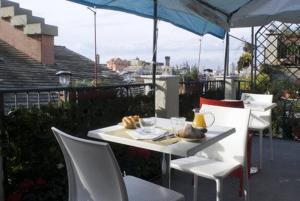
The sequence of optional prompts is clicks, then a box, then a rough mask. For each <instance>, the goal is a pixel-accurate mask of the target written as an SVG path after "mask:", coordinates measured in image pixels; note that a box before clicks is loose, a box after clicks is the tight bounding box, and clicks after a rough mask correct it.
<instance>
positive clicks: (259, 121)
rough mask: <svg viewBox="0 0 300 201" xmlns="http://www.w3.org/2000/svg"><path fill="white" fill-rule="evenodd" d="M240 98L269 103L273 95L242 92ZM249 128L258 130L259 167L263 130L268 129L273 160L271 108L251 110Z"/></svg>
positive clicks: (260, 163)
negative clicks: (263, 110) (262, 110)
mask: <svg viewBox="0 0 300 201" xmlns="http://www.w3.org/2000/svg"><path fill="white" fill-rule="evenodd" d="M241 100H245V101H248V102H256V103H263V104H270V103H272V101H273V95H269V94H250V93H243V94H242V97H241ZM249 129H250V130H253V131H258V132H259V168H260V169H261V168H262V146H263V131H264V130H265V129H268V131H269V138H270V154H271V156H270V158H271V160H273V139H272V137H273V136H272V135H273V134H272V115H271V110H267V111H265V112H260V111H251V114H250V120H249Z"/></svg>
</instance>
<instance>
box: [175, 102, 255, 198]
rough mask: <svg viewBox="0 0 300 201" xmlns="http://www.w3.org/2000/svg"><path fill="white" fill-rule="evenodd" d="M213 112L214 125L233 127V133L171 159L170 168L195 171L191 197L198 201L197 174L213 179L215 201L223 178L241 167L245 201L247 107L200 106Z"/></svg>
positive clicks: (248, 112) (220, 192)
mask: <svg viewBox="0 0 300 201" xmlns="http://www.w3.org/2000/svg"><path fill="white" fill-rule="evenodd" d="M202 110H205V111H209V112H212V113H213V114H214V115H215V123H214V125H221V126H228V127H234V128H235V130H236V131H235V133H234V134H232V135H230V136H228V137H226V138H224V139H223V140H221V141H219V142H217V143H215V144H213V145H211V146H209V147H207V148H205V149H204V150H202V151H200V152H198V153H197V154H196V155H195V156H191V157H187V158H181V159H176V160H172V161H171V168H174V169H177V170H180V171H183V172H187V173H191V174H194V200H195V201H196V200H197V192H198V176H201V177H205V178H208V179H213V180H215V181H216V200H217V201H221V200H222V190H223V186H222V180H223V178H225V177H226V176H227V175H229V174H230V173H231V172H233V171H234V170H236V169H237V168H240V167H242V169H243V178H244V195H245V200H249V190H248V189H249V187H248V171H247V135H248V121H249V115H250V110H249V109H240V108H228V107H220V106H211V105H202Z"/></svg>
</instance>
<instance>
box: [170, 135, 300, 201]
mask: <svg viewBox="0 0 300 201" xmlns="http://www.w3.org/2000/svg"><path fill="white" fill-rule="evenodd" d="M273 145H274V160H273V161H271V160H269V157H270V153H269V138H264V146H263V147H264V155H263V169H262V171H260V172H259V173H257V174H255V175H252V176H251V177H250V198H251V201H298V200H300V142H295V141H288V140H279V139H274V140H273ZM257 162H258V137H256V136H255V137H254V140H253V156H252V164H253V165H255V164H257ZM238 185H239V183H238V180H237V179H236V178H234V177H229V178H227V179H225V180H224V201H240V200H244V199H243V198H241V197H239V196H238ZM172 189H175V190H176V191H179V192H181V193H183V194H184V195H185V197H186V200H187V201H191V200H192V193H193V192H192V176H191V175H189V174H185V173H182V172H179V171H174V170H173V171H172ZM198 196H199V197H198V200H199V201H214V200H215V182H214V181H211V180H207V179H203V178H199V193H198Z"/></svg>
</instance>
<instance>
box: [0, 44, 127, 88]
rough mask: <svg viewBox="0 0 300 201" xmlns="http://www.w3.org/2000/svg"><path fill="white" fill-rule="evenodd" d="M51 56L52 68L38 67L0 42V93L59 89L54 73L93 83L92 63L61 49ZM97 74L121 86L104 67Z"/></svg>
mask: <svg viewBox="0 0 300 201" xmlns="http://www.w3.org/2000/svg"><path fill="white" fill-rule="evenodd" d="M54 53H55V63H54V64H53V65H49V64H41V63H39V62H37V61H35V60H34V59H32V58H30V57H29V56H27V55H26V54H24V53H22V52H21V51H19V50H17V49H15V48H14V47H12V46H10V45H8V44H7V43H5V42H4V41H2V40H0V80H1V85H0V89H10V88H44V87H58V86H59V82H58V77H57V76H56V75H55V73H56V72H58V71H60V70H65V71H71V72H72V74H73V76H72V80H79V79H80V80H82V79H90V80H92V79H93V75H94V74H93V73H94V62H93V61H91V60H90V59H88V58H86V57H84V56H82V55H80V54H78V53H76V52H73V51H71V50H70V49H68V48H66V47H64V46H55V47H54ZM99 70H100V73H99V74H100V77H102V78H103V77H105V78H106V79H110V80H111V81H112V82H113V83H114V84H118V83H122V80H121V78H120V77H119V76H118V75H117V74H116V73H114V72H113V71H110V70H109V69H107V68H106V67H105V66H104V65H101V66H100V69H99ZM98 72H99V71H98Z"/></svg>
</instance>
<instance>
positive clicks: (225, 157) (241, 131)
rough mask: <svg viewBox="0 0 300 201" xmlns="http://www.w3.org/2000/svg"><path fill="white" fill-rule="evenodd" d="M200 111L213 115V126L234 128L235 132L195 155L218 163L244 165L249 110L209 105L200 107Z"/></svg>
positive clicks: (245, 162)
mask: <svg viewBox="0 0 300 201" xmlns="http://www.w3.org/2000/svg"><path fill="white" fill-rule="evenodd" d="M201 110H203V111H209V112H212V113H213V114H214V116H215V122H214V125H220V126H227V127H234V128H235V130H236V131H235V133H234V134H232V135H230V136H228V137H226V138H224V139H223V140H221V141H219V142H218V143H215V144H213V145H211V146H209V147H207V148H206V149H204V150H202V151H200V152H198V153H197V155H200V156H203V157H207V158H211V159H215V160H219V161H230V162H237V163H239V164H243V165H246V164H247V161H246V153H247V150H246V149H247V136H248V135H247V133H248V122H249V116H250V110H249V109H243V108H232V107H220V106H211V105H202V108H201Z"/></svg>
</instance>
